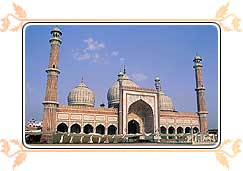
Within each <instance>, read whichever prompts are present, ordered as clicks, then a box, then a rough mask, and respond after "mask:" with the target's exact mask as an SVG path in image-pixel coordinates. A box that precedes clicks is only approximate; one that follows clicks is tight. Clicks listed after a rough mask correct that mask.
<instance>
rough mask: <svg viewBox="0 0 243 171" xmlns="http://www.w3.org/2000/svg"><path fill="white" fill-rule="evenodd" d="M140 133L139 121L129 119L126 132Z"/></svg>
mask: <svg viewBox="0 0 243 171" xmlns="http://www.w3.org/2000/svg"><path fill="white" fill-rule="evenodd" d="M136 133H140V126H139V123H138V122H137V121H135V120H131V121H129V122H128V134H136Z"/></svg>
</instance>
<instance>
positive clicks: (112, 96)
mask: <svg viewBox="0 0 243 171" xmlns="http://www.w3.org/2000/svg"><path fill="white" fill-rule="evenodd" d="M118 77H119V78H118V80H117V81H116V82H115V83H114V84H113V85H112V87H111V88H109V90H108V93H107V100H108V106H109V107H114V106H116V105H117V104H119V102H120V99H119V79H121V80H122V85H123V86H128V87H139V86H138V85H137V84H136V83H135V82H133V81H132V80H130V79H129V78H128V76H127V75H126V74H124V75H123V74H122V73H119V75H118Z"/></svg>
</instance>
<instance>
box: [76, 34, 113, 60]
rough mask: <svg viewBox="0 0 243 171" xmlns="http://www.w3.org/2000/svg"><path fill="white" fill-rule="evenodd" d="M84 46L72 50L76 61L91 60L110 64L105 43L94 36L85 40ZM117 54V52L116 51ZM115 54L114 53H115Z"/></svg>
mask: <svg viewBox="0 0 243 171" xmlns="http://www.w3.org/2000/svg"><path fill="white" fill-rule="evenodd" d="M83 44H84V45H82V46H83V47H82V48H75V49H73V50H72V55H73V58H74V59H75V60H76V61H91V62H93V63H102V64H108V63H109V62H108V60H107V57H109V55H107V52H106V46H105V44H104V43H101V42H98V41H97V40H95V39H94V38H91V37H90V38H88V39H85V40H83ZM114 54H116V53H114ZM114 54H113V55H114Z"/></svg>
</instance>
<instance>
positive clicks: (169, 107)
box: [159, 91, 175, 111]
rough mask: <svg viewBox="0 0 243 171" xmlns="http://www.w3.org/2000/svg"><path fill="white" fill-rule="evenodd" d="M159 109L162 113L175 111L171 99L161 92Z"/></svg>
mask: <svg viewBox="0 0 243 171" xmlns="http://www.w3.org/2000/svg"><path fill="white" fill-rule="evenodd" d="M159 109H160V110H162V111H175V108H174V105H173V102H172V100H171V98H170V97H169V96H166V95H165V94H164V92H162V91H160V93H159Z"/></svg>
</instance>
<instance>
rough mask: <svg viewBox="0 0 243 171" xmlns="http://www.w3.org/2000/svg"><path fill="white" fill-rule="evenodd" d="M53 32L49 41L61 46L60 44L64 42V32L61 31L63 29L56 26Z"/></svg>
mask: <svg viewBox="0 0 243 171" xmlns="http://www.w3.org/2000/svg"><path fill="white" fill-rule="evenodd" d="M51 34H52V38H50V40H49V42H50V43H51V44H57V45H59V46H60V44H61V43H62V40H61V36H62V32H61V30H60V29H59V28H58V27H57V26H56V27H54V28H53V29H52V30H51Z"/></svg>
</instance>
